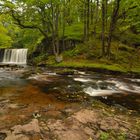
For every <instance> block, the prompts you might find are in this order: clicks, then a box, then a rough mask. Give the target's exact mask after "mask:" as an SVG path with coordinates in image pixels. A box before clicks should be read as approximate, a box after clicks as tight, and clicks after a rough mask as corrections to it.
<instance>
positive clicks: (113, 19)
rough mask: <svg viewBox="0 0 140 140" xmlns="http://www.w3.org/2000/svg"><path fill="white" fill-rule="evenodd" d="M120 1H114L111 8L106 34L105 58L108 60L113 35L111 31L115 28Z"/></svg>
mask: <svg viewBox="0 0 140 140" xmlns="http://www.w3.org/2000/svg"><path fill="white" fill-rule="evenodd" d="M120 1H121V0H115V1H114V8H113V12H112V16H111V22H110V28H109V34H108V45H107V56H108V58H110V55H111V41H112V34H113V31H114V30H115V26H116V23H117V17H118V13H119V7H120Z"/></svg>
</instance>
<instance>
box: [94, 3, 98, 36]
mask: <svg viewBox="0 0 140 140" xmlns="http://www.w3.org/2000/svg"><path fill="white" fill-rule="evenodd" d="M98 12H99V0H96V12H95V23H94V37H95V36H96V27H97V21H98Z"/></svg>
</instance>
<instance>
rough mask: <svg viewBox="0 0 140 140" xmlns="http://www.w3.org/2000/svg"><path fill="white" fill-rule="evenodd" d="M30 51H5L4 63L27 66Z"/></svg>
mask: <svg viewBox="0 0 140 140" xmlns="http://www.w3.org/2000/svg"><path fill="white" fill-rule="evenodd" d="M27 51H28V49H5V50H4V53H3V59H2V63H6V64H26V63H27Z"/></svg>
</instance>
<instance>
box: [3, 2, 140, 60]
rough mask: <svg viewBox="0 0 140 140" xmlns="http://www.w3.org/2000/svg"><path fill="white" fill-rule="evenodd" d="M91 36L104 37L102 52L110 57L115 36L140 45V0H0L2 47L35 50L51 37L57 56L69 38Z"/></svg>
mask: <svg viewBox="0 0 140 140" xmlns="http://www.w3.org/2000/svg"><path fill="white" fill-rule="evenodd" d="M92 39H98V40H100V41H101V55H102V56H107V57H108V58H110V56H111V42H112V40H114V39H115V40H117V41H119V42H121V43H124V44H126V45H129V46H132V47H138V46H140V1H136V0H0V47H1V48H3V47H15V48H17V47H19V48H20V47H26V48H29V49H30V50H35V49H36V47H37V46H38V45H39V44H41V43H42V42H43V41H44V40H47V41H48V40H51V41H50V44H51V46H52V47H51V48H52V51H53V53H54V55H55V56H57V55H59V54H60V53H61V50H62V49H63V50H64V48H65V47H66V43H65V41H66V40H76V41H82V42H87V41H89V40H92ZM47 41H46V42H47ZM60 41H61V45H60ZM46 42H45V43H46ZM40 46H41V45H40ZM44 46H45V47H47V43H46V45H44Z"/></svg>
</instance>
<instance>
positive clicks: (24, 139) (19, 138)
mask: <svg viewBox="0 0 140 140" xmlns="http://www.w3.org/2000/svg"><path fill="white" fill-rule="evenodd" d="M11 130H12V131H6V132H3V133H5V134H6V135H7V137H6V138H5V140H29V139H30V138H29V137H28V136H27V134H28V135H29V134H30V135H34V134H37V133H38V134H39V133H40V128H39V123H38V120H37V119H33V120H32V121H31V122H30V123H29V124H25V125H16V126H14V127H13V128H11Z"/></svg>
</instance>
